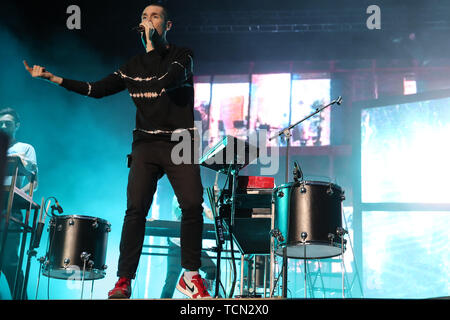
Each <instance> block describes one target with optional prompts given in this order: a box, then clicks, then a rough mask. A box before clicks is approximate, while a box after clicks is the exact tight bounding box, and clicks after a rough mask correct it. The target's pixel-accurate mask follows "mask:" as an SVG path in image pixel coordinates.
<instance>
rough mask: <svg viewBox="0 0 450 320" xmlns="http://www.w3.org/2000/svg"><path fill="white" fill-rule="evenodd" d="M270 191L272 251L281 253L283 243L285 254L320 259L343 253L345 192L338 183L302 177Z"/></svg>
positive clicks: (290, 256) (292, 256)
mask: <svg viewBox="0 0 450 320" xmlns="http://www.w3.org/2000/svg"><path fill="white" fill-rule="evenodd" d="M273 192H274V194H273V197H274V200H275V215H274V225H275V226H274V231H276V232H277V233H278V238H277V237H276V235H277V234H274V236H275V254H277V255H280V256H282V255H283V248H284V247H286V256H287V257H288V258H301V259H320V258H329V257H334V256H337V255H340V254H341V253H342V250H343V249H345V245H344V248H342V244H341V243H342V241H341V240H342V238H341V237H343V232H342V231H343V229H342V201H343V200H344V192H343V191H342V189H341V188H340V187H339V186H337V185H335V184H333V183H327V182H321V181H301V182H291V183H287V184H283V185H281V186H279V187H276V188H274V189H273ZM278 231H279V232H278Z"/></svg>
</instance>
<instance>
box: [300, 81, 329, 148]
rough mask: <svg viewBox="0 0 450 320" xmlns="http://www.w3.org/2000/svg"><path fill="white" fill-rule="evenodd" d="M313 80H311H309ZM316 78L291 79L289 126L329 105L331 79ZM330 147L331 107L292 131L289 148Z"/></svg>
mask: <svg viewBox="0 0 450 320" xmlns="http://www.w3.org/2000/svg"><path fill="white" fill-rule="evenodd" d="M311 77H312V78H311ZM314 77H317V75H300V74H297V75H294V77H293V79H292V99H291V104H292V111H291V123H297V122H298V121H300V120H303V119H305V118H306V117H307V116H308V115H310V114H312V113H314V111H315V110H316V109H317V108H320V107H321V106H323V105H325V104H328V103H329V102H330V89H331V88H330V87H331V83H330V79H329V78H326V77H324V78H314ZM329 144H330V108H326V109H324V110H323V111H322V112H320V113H318V114H316V115H314V116H312V117H311V118H308V119H307V120H305V121H303V122H301V123H300V124H299V125H298V126H296V127H295V128H294V129H293V132H292V143H291V145H292V146H326V145H329Z"/></svg>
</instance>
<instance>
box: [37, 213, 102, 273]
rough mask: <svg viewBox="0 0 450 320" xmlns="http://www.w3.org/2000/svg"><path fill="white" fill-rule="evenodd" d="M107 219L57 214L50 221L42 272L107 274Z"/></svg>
mask: <svg viewBox="0 0 450 320" xmlns="http://www.w3.org/2000/svg"><path fill="white" fill-rule="evenodd" d="M110 231H111V225H110V224H109V223H108V221H106V220H103V219H99V218H94V217H88V216H81V215H66V216H56V217H53V218H52V219H51V220H50V228H49V242H48V243H49V244H48V253H47V259H48V260H47V263H46V264H45V267H44V268H43V272H42V273H43V274H44V275H45V276H47V277H50V278H56V279H72V280H82V279H83V275H84V279H85V280H95V279H101V278H104V277H105V274H106V272H105V270H106V265H105V261H106V247H107V242H108V233H109V232H110Z"/></svg>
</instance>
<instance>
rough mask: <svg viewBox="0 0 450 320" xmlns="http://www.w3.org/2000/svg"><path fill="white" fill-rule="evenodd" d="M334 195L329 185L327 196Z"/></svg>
mask: <svg viewBox="0 0 450 320" xmlns="http://www.w3.org/2000/svg"><path fill="white" fill-rule="evenodd" d="M333 194H334V191H333V188H332V185H331V184H330V185H329V186H328V189H327V195H329V196H332V195H333Z"/></svg>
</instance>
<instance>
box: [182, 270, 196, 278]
mask: <svg viewBox="0 0 450 320" xmlns="http://www.w3.org/2000/svg"><path fill="white" fill-rule="evenodd" d="M196 274H198V271H188V270H186V271H185V272H184V277H185V278H186V280H188V281H191V280H192V277H193V276H195V275H196Z"/></svg>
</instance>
